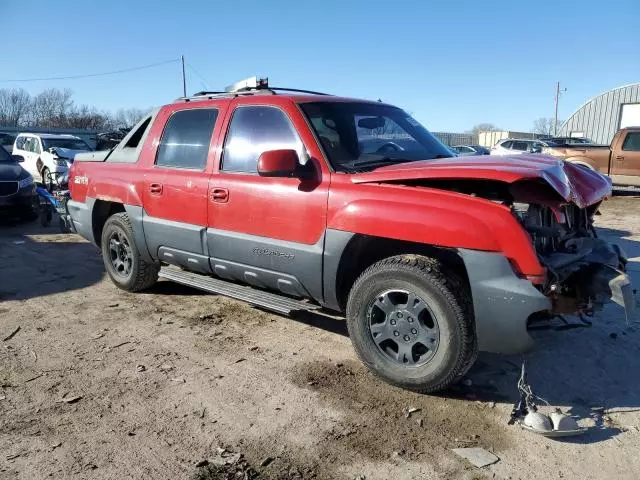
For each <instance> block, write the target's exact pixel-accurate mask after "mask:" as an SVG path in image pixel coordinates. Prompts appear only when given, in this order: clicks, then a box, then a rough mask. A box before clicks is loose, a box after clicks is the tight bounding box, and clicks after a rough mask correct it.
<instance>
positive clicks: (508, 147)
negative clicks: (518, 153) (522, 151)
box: [501, 140, 513, 150]
mask: <svg viewBox="0 0 640 480" xmlns="http://www.w3.org/2000/svg"><path fill="white" fill-rule="evenodd" d="M511 145H513V142H512V141H510V140H509V141H507V142H504V143H503V144H502V145H501V147H502V148H506V149H509V150H511Z"/></svg>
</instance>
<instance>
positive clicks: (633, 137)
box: [622, 132, 640, 152]
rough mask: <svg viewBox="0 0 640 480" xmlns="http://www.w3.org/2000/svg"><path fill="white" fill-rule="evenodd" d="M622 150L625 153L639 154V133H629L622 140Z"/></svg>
mask: <svg viewBox="0 0 640 480" xmlns="http://www.w3.org/2000/svg"><path fill="white" fill-rule="evenodd" d="M622 150H625V151H627V152H640V132H629V133H627V138H625V139H624V142H623V144H622Z"/></svg>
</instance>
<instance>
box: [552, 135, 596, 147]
mask: <svg viewBox="0 0 640 480" xmlns="http://www.w3.org/2000/svg"><path fill="white" fill-rule="evenodd" d="M551 141H552V142H553V143H554V144H555V145H558V146H565V145H594V142H593V140H591V139H589V138H587V137H553V138H552V139H551Z"/></svg>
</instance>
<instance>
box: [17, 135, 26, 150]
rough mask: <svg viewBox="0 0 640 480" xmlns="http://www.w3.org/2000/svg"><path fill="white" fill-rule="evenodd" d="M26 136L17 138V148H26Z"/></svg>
mask: <svg viewBox="0 0 640 480" xmlns="http://www.w3.org/2000/svg"><path fill="white" fill-rule="evenodd" d="M25 140H26V139H25V137H18V138H17V140H16V148H17V149H19V150H25V148H24V142H25Z"/></svg>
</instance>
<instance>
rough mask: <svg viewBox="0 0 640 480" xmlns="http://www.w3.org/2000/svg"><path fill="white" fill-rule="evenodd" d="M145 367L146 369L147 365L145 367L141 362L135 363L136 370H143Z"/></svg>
mask: <svg viewBox="0 0 640 480" xmlns="http://www.w3.org/2000/svg"><path fill="white" fill-rule="evenodd" d="M146 369H147V367H145V366H144V365H142V364H140V365H136V371H138V372H144V371H145V370H146Z"/></svg>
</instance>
